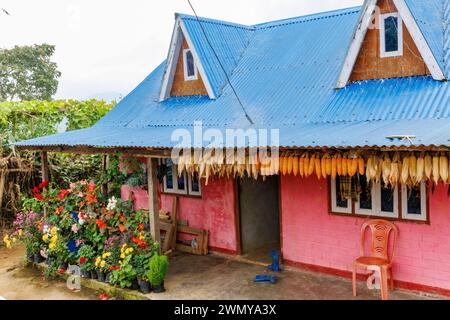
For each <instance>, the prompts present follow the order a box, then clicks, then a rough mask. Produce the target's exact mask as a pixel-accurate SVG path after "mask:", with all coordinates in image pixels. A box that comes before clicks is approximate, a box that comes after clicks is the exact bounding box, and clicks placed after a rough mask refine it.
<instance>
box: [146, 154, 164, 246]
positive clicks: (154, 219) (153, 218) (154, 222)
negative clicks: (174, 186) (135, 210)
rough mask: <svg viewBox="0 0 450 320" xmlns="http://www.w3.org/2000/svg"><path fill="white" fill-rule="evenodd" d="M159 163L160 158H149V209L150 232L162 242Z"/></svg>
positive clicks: (155, 239) (154, 238)
mask: <svg viewBox="0 0 450 320" xmlns="http://www.w3.org/2000/svg"><path fill="white" fill-rule="evenodd" d="M157 165H158V159H153V158H147V180H148V211H149V222H150V233H151V235H152V238H153V240H154V241H156V242H161V237H160V229H159V208H158V178H157V176H156V168H157Z"/></svg>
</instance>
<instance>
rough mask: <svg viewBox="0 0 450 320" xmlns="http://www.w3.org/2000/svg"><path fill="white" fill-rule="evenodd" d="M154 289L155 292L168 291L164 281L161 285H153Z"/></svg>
mask: <svg viewBox="0 0 450 320" xmlns="http://www.w3.org/2000/svg"><path fill="white" fill-rule="evenodd" d="M152 290H153V292H154V293H162V292H164V291H166V289H165V288H164V281H163V282H162V283H161V284H160V285H159V286H155V285H152Z"/></svg>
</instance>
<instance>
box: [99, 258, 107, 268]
mask: <svg viewBox="0 0 450 320" xmlns="http://www.w3.org/2000/svg"><path fill="white" fill-rule="evenodd" d="M105 265H106V261H105V260H102V262H100V267H101V268H104V267H105Z"/></svg>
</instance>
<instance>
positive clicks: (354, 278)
mask: <svg viewBox="0 0 450 320" xmlns="http://www.w3.org/2000/svg"><path fill="white" fill-rule="evenodd" d="M352 285H353V296H354V297H356V264H354V265H353V274H352Z"/></svg>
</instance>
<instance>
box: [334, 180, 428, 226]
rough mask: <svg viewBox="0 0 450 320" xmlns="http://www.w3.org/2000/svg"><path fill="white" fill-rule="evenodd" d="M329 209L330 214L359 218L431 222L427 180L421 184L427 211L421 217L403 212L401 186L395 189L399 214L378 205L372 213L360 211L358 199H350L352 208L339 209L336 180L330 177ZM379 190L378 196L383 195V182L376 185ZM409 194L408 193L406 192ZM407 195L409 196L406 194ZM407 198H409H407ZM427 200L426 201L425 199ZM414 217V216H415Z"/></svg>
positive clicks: (396, 206) (423, 204)
mask: <svg viewBox="0 0 450 320" xmlns="http://www.w3.org/2000/svg"><path fill="white" fill-rule="evenodd" d="M328 188H329V190H328V211H329V214H331V215H337V216H344V217H357V218H372V219H377V218H378V219H385V220H391V221H399V222H412V223H417V224H428V225H429V224H430V205H429V204H430V195H429V192H428V185H427V183H426V182H423V183H422V185H421V197H422V202H421V205H422V212H425V213H424V214H422V215H421V219H417V218H415V219H411V217H408V215H405V214H403V212H404V211H405V209H404V202H405V200H404V197H403V195H404V194H405V193H404V190H402V189H403V188H400V187H396V189H395V193H394V196H395V197H396V198H395V199H396V200H395V199H394V207H395V209H396V212H397V214H395V215H389V214H386V213H383V212H381V207H378V205H376V207H378V209H377V211H378V213H377V211H375V212H373V211H374V210H372V213H358V210H357V202H356V201H351V200H348V201H350V203H351V205H350V206H349V208H351V210H348V209H346V210H344V208H338V210H336V180H333V179H331V178H330V179H329V183H328ZM376 188H377V190H379V192H378V191H376V192H375V195H376V197H378V196H380V197H381V184H380V188H378V187H376ZM406 194H407V193H406ZM406 197H407V196H406ZM406 199H407V198H406ZM423 200H425V201H423ZM377 203H379V204H380V206H381V201H377ZM413 217H414V216H413Z"/></svg>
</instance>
